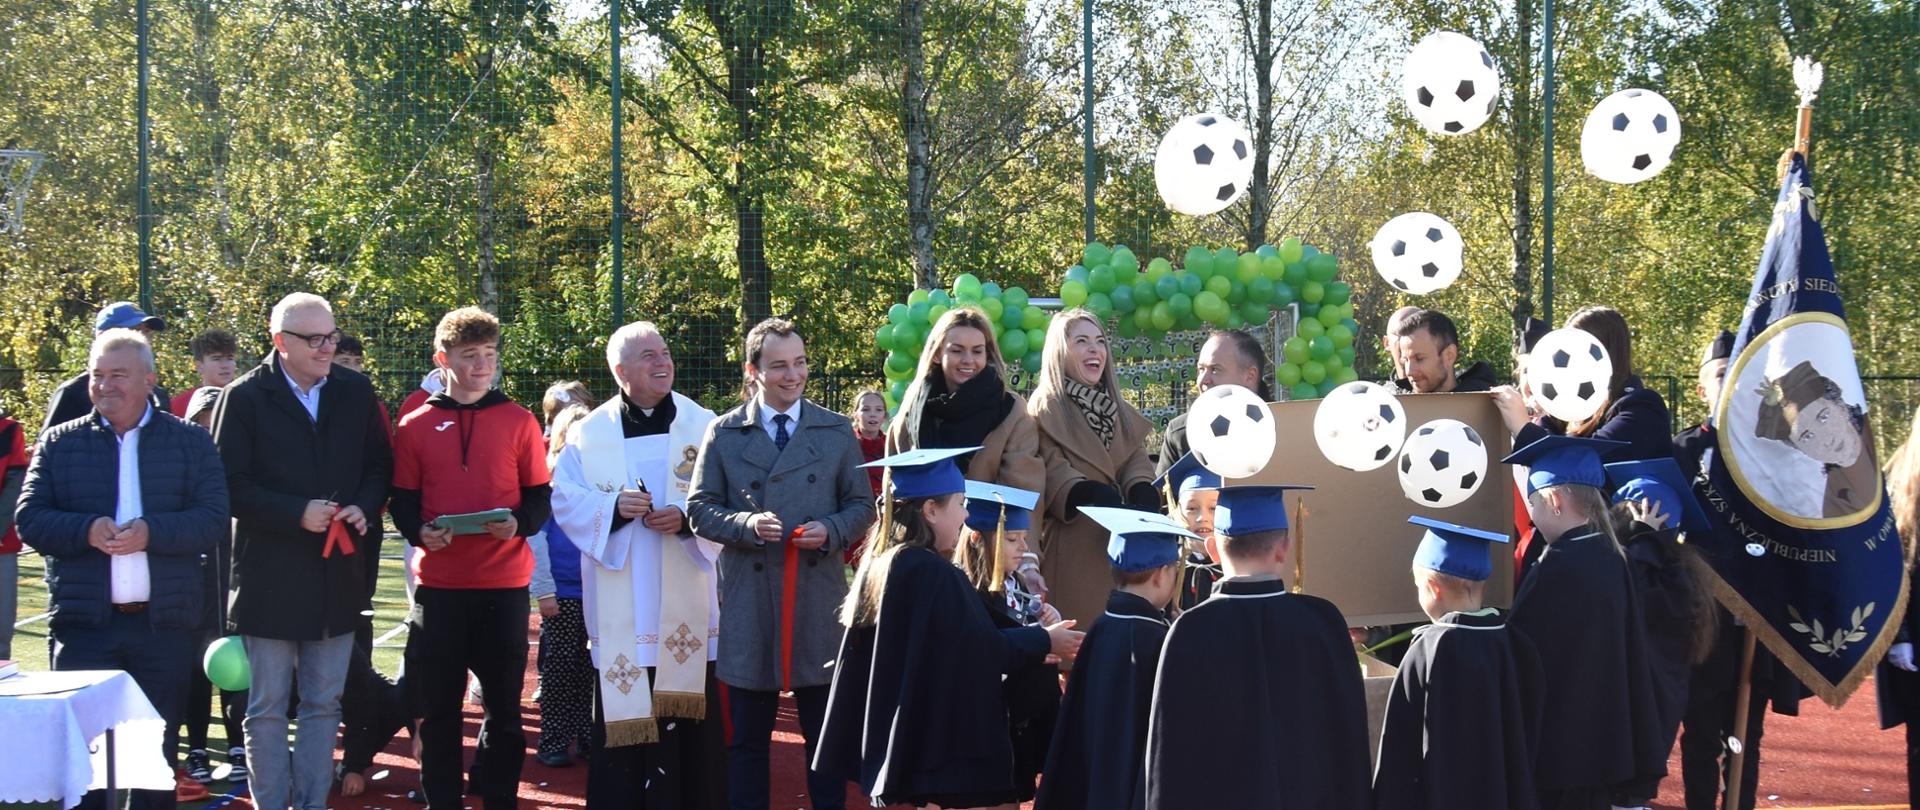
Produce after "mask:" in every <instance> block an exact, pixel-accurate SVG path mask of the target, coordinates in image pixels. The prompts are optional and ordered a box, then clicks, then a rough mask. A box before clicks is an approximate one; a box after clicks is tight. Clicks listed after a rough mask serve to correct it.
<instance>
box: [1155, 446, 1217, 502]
mask: <svg viewBox="0 0 1920 810" xmlns="http://www.w3.org/2000/svg"><path fill="white" fill-rule="evenodd" d="M1153 486H1154V488H1155V489H1159V490H1163V491H1164V490H1169V489H1171V490H1172V493H1173V497H1174V498H1175V499H1176V500H1177V499H1179V498H1183V497H1186V494H1187V492H1188V491H1189V490H1195V489H1219V488H1220V475H1219V474H1218V473H1215V472H1214V471H1212V470H1209V469H1207V468H1206V467H1204V466H1202V465H1201V464H1200V460H1199V459H1197V458H1194V457H1193V454H1192V453H1188V454H1186V455H1184V456H1181V457H1180V460H1179V461H1176V462H1174V463H1173V466H1171V467H1168V468H1167V474H1166V475H1163V476H1160V479H1159V480H1157V481H1154V482H1153Z"/></svg>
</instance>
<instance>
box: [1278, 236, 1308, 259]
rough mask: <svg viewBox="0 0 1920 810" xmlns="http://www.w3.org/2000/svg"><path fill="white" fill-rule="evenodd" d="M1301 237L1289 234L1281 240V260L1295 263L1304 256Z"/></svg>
mask: <svg viewBox="0 0 1920 810" xmlns="http://www.w3.org/2000/svg"><path fill="white" fill-rule="evenodd" d="M1304 255H1305V254H1304V252H1303V250H1302V246H1301V244H1300V239H1299V237H1295V236H1289V237H1287V238H1286V239H1285V240H1283V241H1281V242H1280V261H1283V262H1286V263H1287V264H1293V263H1294V262H1297V261H1300V260H1301V259H1302V258H1303V257H1304Z"/></svg>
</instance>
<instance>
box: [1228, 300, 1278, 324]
mask: <svg viewBox="0 0 1920 810" xmlns="http://www.w3.org/2000/svg"><path fill="white" fill-rule="evenodd" d="M1235 312H1238V313H1240V320H1242V321H1245V322H1247V323H1256V324H1258V323H1266V322H1267V313H1269V312H1271V310H1269V309H1267V305H1266V304H1262V303H1260V302H1258V301H1248V302H1246V303H1244V304H1241V305H1240V308H1239V309H1237V310H1235Z"/></svg>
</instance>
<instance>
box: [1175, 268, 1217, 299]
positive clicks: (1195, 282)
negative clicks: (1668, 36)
mask: <svg viewBox="0 0 1920 810" xmlns="http://www.w3.org/2000/svg"><path fill="white" fill-rule="evenodd" d="M1179 278H1180V292H1182V293H1185V294H1186V296H1187V297H1188V298H1192V297H1194V296H1196V295H1199V294H1200V291H1201V290H1204V289H1206V288H1207V282H1208V281H1210V280H1211V279H1206V278H1201V277H1199V276H1196V275H1194V274H1192V273H1187V274H1185V275H1182V276H1180V277H1179Z"/></svg>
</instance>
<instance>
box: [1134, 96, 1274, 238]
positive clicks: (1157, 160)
mask: <svg viewBox="0 0 1920 810" xmlns="http://www.w3.org/2000/svg"><path fill="white" fill-rule="evenodd" d="M1252 179H1253V136H1251V135H1249V134H1247V128H1246V127H1243V126H1241V125H1240V124H1238V123H1236V122H1235V121H1234V120H1233V119H1231V118H1228V117H1226V116H1224V115H1221V114H1219V113H1200V114H1198V115H1189V116H1187V117H1185V118H1182V119H1180V120H1179V121H1178V122H1177V123H1175V124H1174V125H1173V127H1172V128H1171V129H1168V130H1167V134H1166V136H1165V137H1163V138H1161V139H1160V148H1159V149H1158V150H1157V151H1156V152H1154V156H1153V182H1154V185H1155V186H1157V187H1158V188H1159V189H1160V199H1161V200H1164V201H1165V202H1166V204H1167V207H1168V208H1171V209H1173V210H1174V211H1177V212H1179V213H1182V214H1186V215H1188V216H1196V217H1199V216H1206V215H1208V214H1212V213H1215V212H1217V211H1220V210H1222V209H1224V208H1226V207H1227V206H1229V205H1232V204H1233V203H1234V201H1235V200H1238V199H1240V195H1241V194H1244V193H1246V190H1247V183H1248V182H1249V181H1251V180H1252Z"/></svg>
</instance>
